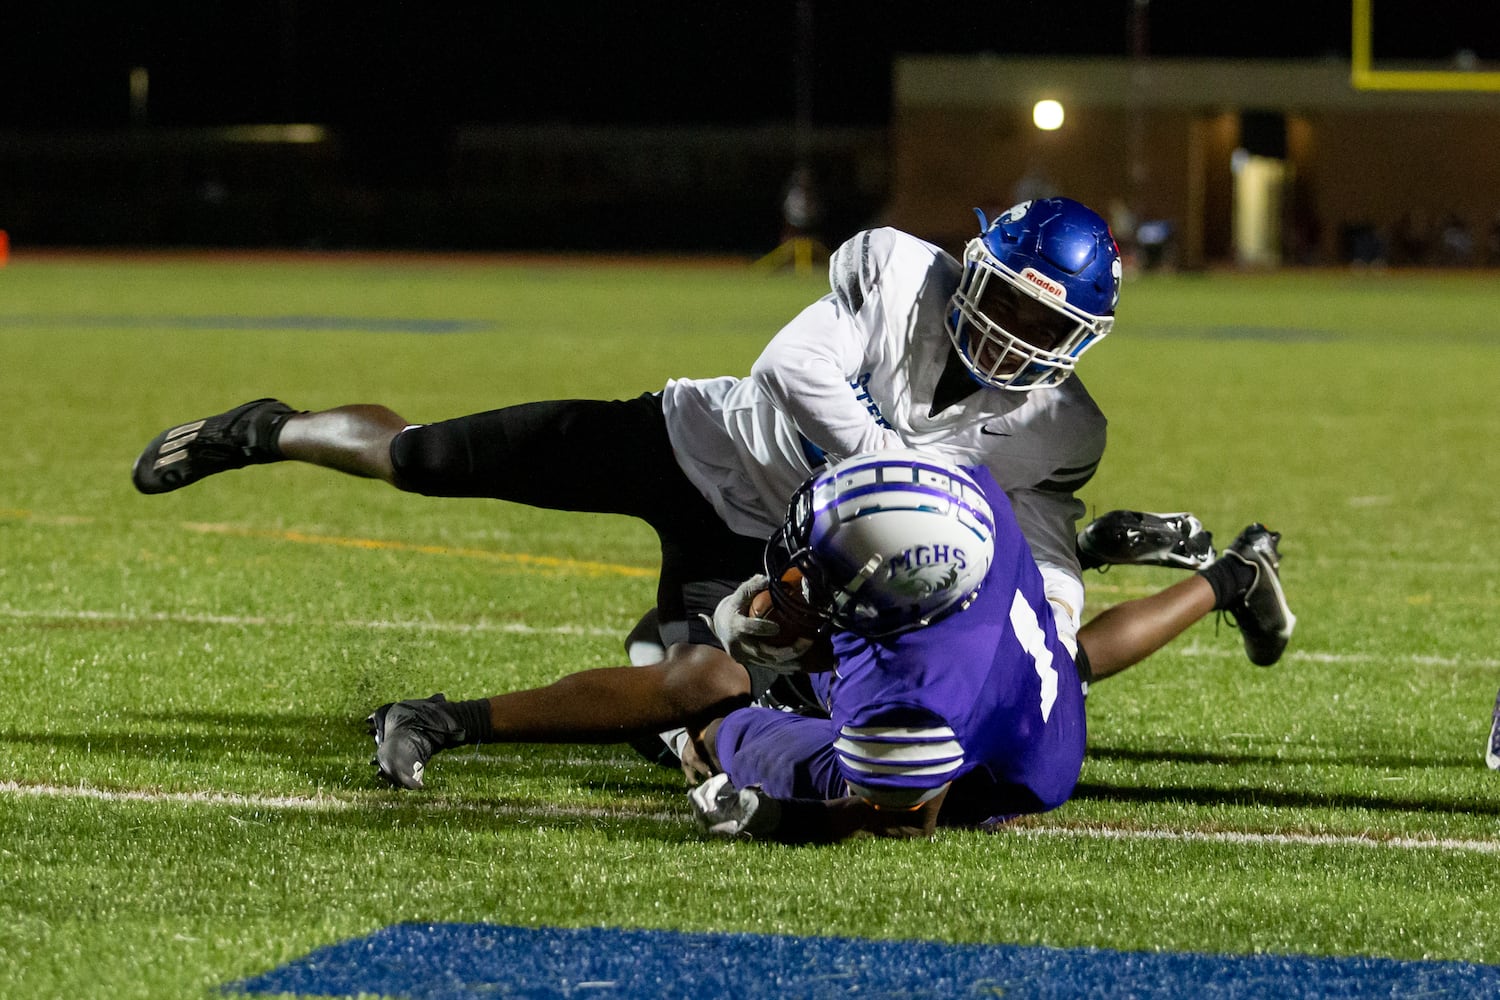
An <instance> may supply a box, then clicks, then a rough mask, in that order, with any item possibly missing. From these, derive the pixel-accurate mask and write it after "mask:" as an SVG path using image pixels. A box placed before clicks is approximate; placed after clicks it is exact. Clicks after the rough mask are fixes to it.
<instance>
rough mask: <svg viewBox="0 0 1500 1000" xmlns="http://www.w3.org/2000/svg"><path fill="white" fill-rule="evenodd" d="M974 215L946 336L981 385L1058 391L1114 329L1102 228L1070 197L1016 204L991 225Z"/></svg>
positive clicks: (1115, 258) (1115, 276)
mask: <svg viewBox="0 0 1500 1000" xmlns="http://www.w3.org/2000/svg"><path fill="white" fill-rule="evenodd" d="M975 214H977V215H978V216H979V228H980V233H979V235H978V236H976V237H975V238H974V239H972V240H970V241H969V244H968V246H967V247H966V248H965V249H964V270H963V275H962V277H961V278H960V279H959V285H958V291H956V292H955V293H954V294H953V298H952V300H951V301H950V304H949V306H950V308H949V313H948V323H947V326H948V336H949V337H951V338H952V339H953V346H954V347H955V348H957V350H958V353H959V356H960V357H961V358H962V359H963V362H964V364H965V365H967V366H968V369H969V373H970V374H971V375H972V376H973V377H974V378H975V380H976V381H978V382H979V383H980V384H981V385H985V386H988V387H990V388H993V389H1011V390H1015V391H1020V392H1026V391H1029V390H1032V389H1042V388H1046V387H1048V386H1054V385H1058V384H1059V383H1061V382H1063V381H1064V380H1066V379H1067V378H1068V376H1070V375H1072V374H1073V367H1074V365H1075V364H1077V362H1078V358H1079V356H1080V355H1082V354H1083V352H1084V351H1086V350H1088V349H1089V348H1090V347H1092V346H1093V345H1094V344H1097V343H1098V342H1099V341H1100V340H1102V339H1103V338H1104V337H1105V335H1106V334H1108V333H1109V331H1110V328H1111V327H1112V326H1114V322H1115V320H1114V315H1115V306H1116V305H1117V304H1118V302H1119V300H1120V279H1121V273H1122V272H1121V268H1120V250H1119V248H1118V247H1117V246H1116V245H1115V239H1114V237H1113V236H1112V235H1111V234H1110V231H1109V225H1108V223H1106V222H1105V221H1104V220H1103V219H1102V218H1100V216H1099V215H1098V213H1096V212H1094V211H1093V210H1092V209H1090V208H1087V207H1085V206H1084V205H1081V204H1079V203H1078V202H1076V201H1073V200H1071V199H1069V198H1038V199H1036V200H1035V201H1023V202H1022V203H1021V204H1019V205H1015V206H1013V207H1011V208H1009V209H1007V210H1006V211H1005V212H1004V214H1002V215H1001V216H1000V217H999V218H998V219H996V220H995V221H994V222H989V221H987V220H986V219H985V217H984V213H983V212H980V211H978V210H977V209H976V210H975Z"/></svg>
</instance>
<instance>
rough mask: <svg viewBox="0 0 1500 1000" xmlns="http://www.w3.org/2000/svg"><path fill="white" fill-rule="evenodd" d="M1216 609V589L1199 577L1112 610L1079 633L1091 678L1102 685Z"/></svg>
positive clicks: (1115, 606)
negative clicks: (1102, 682)
mask: <svg viewBox="0 0 1500 1000" xmlns="http://www.w3.org/2000/svg"><path fill="white" fill-rule="evenodd" d="M1213 610H1214V591H1213V588H1212V587H1211V586H1209V583H1208V581H1207V580H1205V579H1204V578H1203V577H1201V576H1198V575H1196V574H1195V575H1193V576H1190V577H1187V578H1186V579H1183V580H1179V581H1177V582H1176V583H1174V584H1172V585H1171V586H1170V587H1168V588H1166V589H1165V590H1160V591H1157V592H1156V593H1154V594H1152V595H1150V596H1149V597H1141V598H1137V599H1135V600H1132V601H1123V602H1121V603H1119V604H1116V605H1114V606H1112V607H1109V608H1106V609H1105V610H1103V611H1101V612H1100V613H1099V614H1097V615H1095V616H1094V617H1093V618H1091V619H1089V620H1088V621H1087V622H1085V623H1084V624H1083V627H1082V628H1080V629H1079V630H1078V645H1079V646H1081V647H1082V648H1083V651H1084V653H1085V654H1086V655H1087V657H1088V664H1089V680H1090V681H1101V680H1103V679H1104V678H1106V677H1110V676H1113V675H1114V674H1117V673H1119V672H1120V671H1121V670H1124V669H1125V668H1126V667H1130V666H1133V665H1135V664H1137V663H1139V662H1140V661H1142V660H1144V659H1145V658H1146V657H1148V656H1150V655H1151V654H1152V653H1154V652H1156V651H1157V650H1158V649H1160V648H1162V647H1163V646H1165V645H1166V644H1167V643H1169V642H1171V641H1172V640H1173V639H1175V638H1177V637H1178V636H1179V635H1181V634H1182V633H1183V632H1185V631H1186V630H1187V629H1188V627H1189V626H1191V625H1192V624H1193V623H1194V622H1197V621H1199V620H1201V619H1202V618H1203V617H1204V616H1206V615H1209V614H1211V613H1212V612H1213Z"/></svg>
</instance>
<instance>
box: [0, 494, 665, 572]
mask: <svg viewBox="0 0 1500 1000" xmlns="http://www.w3.org/2000/svg"><path fill="white" fill-rule="evenodd" d="M0 520H10V521H32V522H34V523H37V524H54V525H73V524H92V523H94V522H95V521H96V520H97V519H96V518H92V517H84V516H79V517H73V516H45V515H39V514H35V513H33V512H31V511H29V510H20V509H17V508H4V507H0ZM179 526H180V527H181V528H183V529H184V530H186V531H196V532H198V533H200V534H213V535H234V536H237V537H240V538H269V539H272V540H274V541H278V542H295V543H297V544H299V545H334V546H339V547H342V548H350V549H369V550H374V551H382V550H383V551H390V552H416V553H420V554H422V555H433V556H450V557H453V558H458V559H477V560H482V561H485V562H496V563H503V564H506V565H511V566H520V567H524V568H526V569H535V570H544V571H547V572H553V573H579V574H583V575H585V576H624V577H630V578H632V579H650V578H652V577H655V576H656V570H655V569H654V568H649V567H644V566H626V565H623V564H621V563H607V562H593V561H590V560H587V559H564V558H562V557H560V556H538V555H532V554H531V553H529V552H496V551H494V550H492V549H471V548H457V547H454V546H449V545H426V544H419V543H415V542H397V541H391V540H389V539H381V538H345V537H341V536H338V535H314V534H310V533H308V532H305V531H281V530H275V531H273V530H268V529H261V528H243V527H239V526H237V525H233V524H205V523H199V522H192V521H185V522H183V523H182V524H180V525H179Z"/></svg>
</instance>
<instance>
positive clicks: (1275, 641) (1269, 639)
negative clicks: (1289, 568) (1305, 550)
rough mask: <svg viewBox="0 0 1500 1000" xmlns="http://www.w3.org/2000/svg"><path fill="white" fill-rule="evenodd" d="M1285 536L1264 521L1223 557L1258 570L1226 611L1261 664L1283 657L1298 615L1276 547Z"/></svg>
mask: <svg viewBox="0 0 1500 1000" xmlns="http://www.w3.org/2000/svg"><path fill="white" fill-rule="evenodd" d="M1280 541H1281V535H1280V533H1278V532H1275V531H1272V530H1270V529H1269V528H1267V527H1266V526H1265V525H1263V524H1252V525H1250V526H1249V527H1248V528H1246V529H1245V530H1244V531H1242V532H1240V536H1239V537H1238V538H1236V539H1235V540H1234V542H1233V543H1231V544H1230V546H1229V548H1227V549H1225V550H1224V555H1223V556H1222V557H1221V558H1223V559H1238V560H1239V561H1240V562H1242V563H1244V564H1245V565H1247V566H1250V567H1252V568H1253V569H1254V570H1255V579H1254V581H1252V582H1251V584H1250V586H1249V587H1247V588H1245V592H1244V593H1243V594H1241V595H1240V596H1239V597H1237V598H1236V599H1235V600H1234V601H1233V602H1232V603H1230V604H1228V605H1227V606H1226V607H1225V609H1224V610H1226V611H1228V612H1229V614H1230V616H1231V617H1233V618H1234V623H1235V624H1236V625H1238V626H1239V629H1240V635H1241V636H1242V637H1243V638H1244V640H1245V655H1246V656H1248V657H1250V662H1251V663H1253V664H1255V665H1256V666H1258V667H1269V666H1270V665H1271V664H1273V663H1275V662H1276V661H1277V660H1279V659H1281V653H1282V651H1283V650H1284V649H1286V644H1287V640H1288V639H1290V638H1291V637H1292V629H1294V628H1296V626H1297V616H1296V615H1294V614H1292V609H1291V608H1290V607H1288V606H1287V603H1286V595H1285V594H1284V593H1282V591H1281V553H1280V552H1278V551H1277V550H1276V546H1277V544H1278V543H1280Z"/></svg>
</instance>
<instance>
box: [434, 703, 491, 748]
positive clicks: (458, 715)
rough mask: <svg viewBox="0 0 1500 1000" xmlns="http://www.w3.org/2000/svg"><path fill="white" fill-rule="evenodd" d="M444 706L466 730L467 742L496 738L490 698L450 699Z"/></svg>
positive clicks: (487, 740) (479, 741)
mask: <svg viewBox="0 0 1500 1000" xmlns="http://www.w3.org/2000/svg"><path fill="white" fill-rule="evenodd" d="M438 707H439V708H442V709H443V710H444V711H446V712H447V713H448V714H449V715H451V716H453V719H454V721H456V722H457V723H458V724H459V725H460V726H462V727H463V730H464V739H463V741H464V742H465V743H489V742H492V741H493V740H494V737H495V730H494V727H493V726H491V725H490V700H489V699H488V698H475V699H474V700H472V701H448V702H444V703H442V704H441V705H440V706H438Z"/></svg>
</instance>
